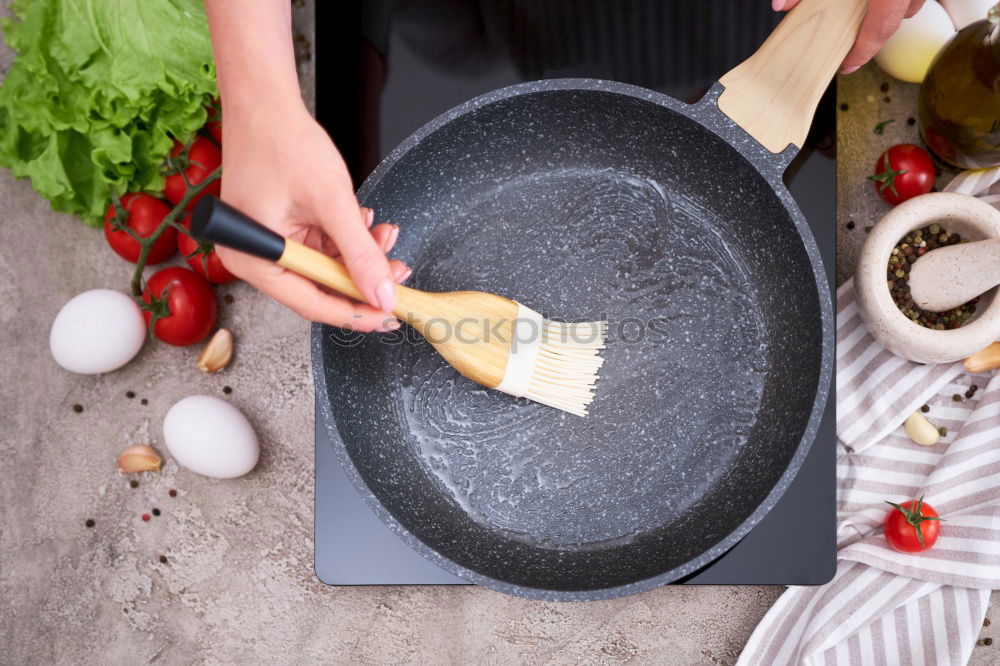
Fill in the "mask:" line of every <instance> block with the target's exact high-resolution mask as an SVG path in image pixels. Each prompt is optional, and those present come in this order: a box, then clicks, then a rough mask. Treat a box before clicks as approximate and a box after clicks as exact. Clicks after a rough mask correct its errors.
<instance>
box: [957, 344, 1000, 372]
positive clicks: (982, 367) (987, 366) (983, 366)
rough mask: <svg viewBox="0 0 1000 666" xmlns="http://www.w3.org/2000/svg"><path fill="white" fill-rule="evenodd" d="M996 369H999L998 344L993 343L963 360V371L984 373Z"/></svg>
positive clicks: (999, 352) (999, 351)
mask: <svg viewBox="0 0 1000 666" xmlns="http://www.w3.org/2000/svg"><path fill="white" fill-rule="evenodd" d="M997 368H1000V342H994V343H993V344H991V345H990V346H989V347H987V348H986V349H983V350H981V351H977V352H976V353H975V354H973V355H972V356H970V357H969V358H967V359H965V369H966V370H968V371H969V372H986V371H987V370H996V369H997Z"/></svg>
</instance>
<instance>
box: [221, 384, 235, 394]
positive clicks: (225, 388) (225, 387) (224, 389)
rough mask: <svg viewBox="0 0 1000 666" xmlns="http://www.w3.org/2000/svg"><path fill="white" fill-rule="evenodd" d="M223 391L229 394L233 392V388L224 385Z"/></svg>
mask: <svg viewBox="0 0 1000 666" xmlns="http://www.w3.org/2000/svg"><path fill="white" fill-rule="evenodd" d="M222 392H223V393H225V394H226V395H229V394H230V393H232V392H233V389H232V388H230V387H228V386H223V387H222Z"/></svg>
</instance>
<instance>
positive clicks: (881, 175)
mask: <svg viewBox="0 0 1000 666" xmlns="http://www.w3.org/2000/svg"><path fill="white" fill-rule="evenodd" d="M868 180H872V181H875V188H876V189H877V190H878V193H879V196H881V197H882V198H883V199H885V200H886V201H887V202H889V203H890V204H892V205H893V206H896V205H898V204H901V203H903V202H904V201H906V200H907V199H912V198H913V197H919V196H920V195H921V194H927V193H928V192H930V191H931V189H932V188H933V187H934V162H933V160H931V156H930V155H929V154H928V153H927V151H926V150H924V149H923V148H921V147H920V146H914V145H913V144H912V143H901V144H899V145H898V146H893V147H892V148H890V149H889V150H887V151H885V152H884V153H882V154H881V155H879V158H878V162H876V164H875V175H873V176H868Z"/></svg>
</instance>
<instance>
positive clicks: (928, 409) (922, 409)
mask: <svg viewBox="0 0 1000 666" xmlns="http://www.w3.org/2000/svg"><path fill="white" fill-rule="evenodd" d="M920 411H922V412H923V413H924V414H926V413H927V412H929V411H931V408H930V407H928V406H927V405H924V406H923V407H921V408H920Z"/></svg>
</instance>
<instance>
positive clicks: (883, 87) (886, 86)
mask: <svg viewBox="0 0 1000 666" xmlns="http://www.w3.org/2000/svg"><path fill="white" fill-rule="evenodd" d="M879 90H881V91H882V92H889V82H888V81H886V82H885V83H883V84H882V85H881V86H879Z"/></svg>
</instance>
